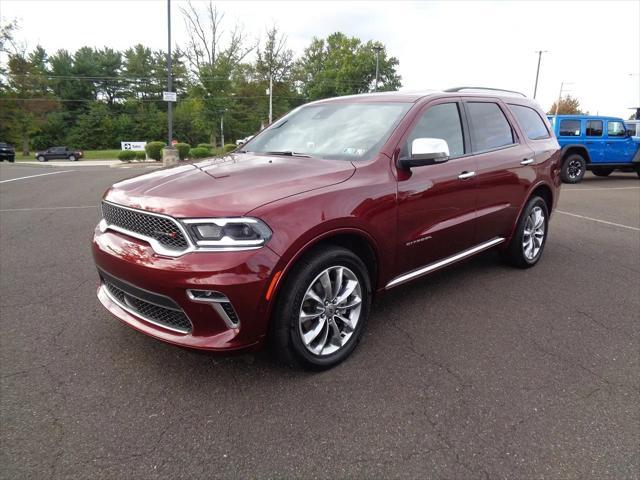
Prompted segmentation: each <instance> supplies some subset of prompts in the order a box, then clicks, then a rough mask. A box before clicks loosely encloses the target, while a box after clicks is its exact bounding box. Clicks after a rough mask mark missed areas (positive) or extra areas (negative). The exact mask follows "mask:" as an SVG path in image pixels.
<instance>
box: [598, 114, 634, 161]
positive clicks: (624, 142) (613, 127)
mask: <svg viewBox="0 0 640 480" xmlns="http://www.w3.org/2000/svg"><path fill="white" fill-rule="evenodd" d="M605 147H606V157H607V158H606V161H607V162H609V163H627V162H631V159H632V158H633V155H634V154H635V150H636V148H637V144H636V143H635V142H634V141H633V139H632V138H631V137H630V136H629V135H627V130H626V128H625V125H624V123H622V122H621V121H619V120H609V121H607V137H606V139H605Z"/></svg>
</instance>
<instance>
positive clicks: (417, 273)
mask: <svg viewBox="0 0 640 480" xmlns="http://www.w3.org/2000/svg"><path fill="white" fill-rule="evenodd" d="M504 240H505V239H504V238H503V237H496V238H494V239H492V240H489V241H488V242H484V243H481V244H480V245H476V246H475V247H472V248H469V249H467V250H463V251H462V252H460V253H456V254H455V255H452V256H450V257H447V258H444V259H442V260H438V261H437V262H434V263H430V264H429V265H427V266H425V267H422V268H419V269H417V270H413V271H411V272H408V273H404V274H402V275H400V276H398V277H396V278H394V279H393V280H391V281H390V282H389V283H387V286H386V287H385V289H387V290H388V289H390V288H393V287H395V286H397V285H400V284H402V283H405V282H408V281H410V280H413V279H414V278H417V277H421V276H422V275H426V274H427V273H431V272H433V271H434V270H438V269H440V268H443V267H446V266H447V265H451V264H452V263H455V262H458V261H460V260H463V259H465V258H467V257H470V256H472V255H475V254H476V253H479V252H482V251H483V250H487V249H489V248H491V247H493V246H495V245H498V244H499V243H502V242H504Z"/></svg>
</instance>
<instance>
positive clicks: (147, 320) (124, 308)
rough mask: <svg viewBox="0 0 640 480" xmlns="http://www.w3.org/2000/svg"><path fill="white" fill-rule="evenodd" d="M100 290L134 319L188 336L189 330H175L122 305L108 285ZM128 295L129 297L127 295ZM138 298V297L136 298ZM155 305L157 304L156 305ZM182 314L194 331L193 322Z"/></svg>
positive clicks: (103, 285)
mask: <svg viewBox="0 0 640 480" xmlns="http://www.w3.org/2000/svg"><path fill="white" fill-rule="evenodd" d="M100 290H101V291H102V292H104V294H105V295H106V296H107V297H109V300H111V301H112V302H113V303H115V304H116V305H118V306H119V307H120V308H121V309H123V310H124V311H126V312H127V313H129V314H131V315H133V316H134V317H138V318H142V319H143V320H144V321H145V322H149V323H152V324H154V325H156V326H158V327H160V328H164V329H166V330H170V331H172V332H177V333H182V334H188V333H189V330H183V329H181V328H175V327H169V326H167V325H165V324H162V323H159V322H156V321H155V320H153V319H151V318H149V317H145V316H144V315H141V314H140V312H137V311H135V310H133V309H132V308H131V307H129V306H128V305H126V304H124V303H122V302H121V301H120V300H118V299H117V298H116V297H114V296H113V295H111V292H109V289H108V288H107V287H106V285H105V284H104V283H103V284H102V285H100ZM127 295H129V294H128V293H127ZM131 296H132V297H135V295H131ZM135 298H138V297H135ZM139 300H142V301H144V302H147V300H143V299H139ZM147 303H152V302H147ZM154 305H155V304H154ZM162 308H167V307H165V306H162ZM169 310H175V309H169ZM182 313H183V314H184V316H185V317H186V318H187V320H189V323H191V329H192V330H193V322H192V321H191V319H190V318H189V317H188V316H187V314H186V313H185V312H184V311H182Z"/></svg>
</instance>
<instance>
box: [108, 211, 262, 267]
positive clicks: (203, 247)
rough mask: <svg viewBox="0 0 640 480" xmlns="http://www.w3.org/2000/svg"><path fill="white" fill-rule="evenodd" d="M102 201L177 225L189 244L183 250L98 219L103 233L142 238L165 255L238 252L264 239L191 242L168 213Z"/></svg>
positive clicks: (251, 247) (184, 230) (155, 250)
mask: <svg viewBox="0 0 640 480" xmlns="http://www.w3.org/2000/svg"><path fill="white" fill-rule="evenodd" d="M103 202H104V203H108V204H110V205H113V206H114V207H117V208H123V209H125V210H131V211H132V212H139V213H143V214H146V215H151V216H155V217H160V218H165V219H167V220H170V221H172V222H173V223H174V224H175V225H176V227H178V228H179V229H180V232H181V233H182V234H183V235H184V238H185V239H186V241H187V243H188V244H189V246H188V247H187V248H186V249H183V250H174V249H171V248H167V247H165V246H164V245H162V244H161V243H160V242H159V241H158V240H156V239H155V238H153V237H149V236H147V235H143V234H140V233H137V232H132V231H131V230H127V229H125V228H120V227H118V226H117V225H111V224H109V223H107V221H106V220H105V219H104V218H102V219H101V220H100V223H99V224H98V229H99V230H100V232H102V233H104V232H106V231H107V230H111V231H114V232H118V233H122V234H124V235H128V236H130V237H133V238H137V239H138V240H144V241H145V242H147V243H148V244H149V245H151V248H152V249H153V251H154V252H156V253H158V254H160V255H163V256H165V257H174V258H177V257H181V256H182V255H185V254H187V253H191V252H229V251H233V252H238V251H244V250H256V249H258V248H261V247H262V246H263V245H264V241H261V243H260V245H257V244H251V245H239V246H237V247H232V246H229V244H226V245H225V244H217V245H219V246H211V245H208V244H197V245H196V244H194V243H193V239H192V238H191V235H189V232H187V230H186V229H185V228H184V225H182V222H180V221H178V220H177V219H176V218H174V217H171V216H169V215H164V214H162V213H155V212H150V211H148V210H141V209H139V208H131V207H125V206H124V205H120V204H118V203H113V202H109V201H107V200H103ZM191 220H192V219H187V220H183V222H185V223H193V222H192V221H191ZM196 220H198V221H200V222H201V223H206V222H211V223H215V222H214V221H213V220H226V221H231V220H239V219H232V218H225V219H211V218H205V219H196ZM247 220H249V218H247V219H243V221H244V222H245V223H246V221H247ZM250 220H254V222H257V220H255V219H250ZM235 245H238V244H237V243H235Z"/></svg>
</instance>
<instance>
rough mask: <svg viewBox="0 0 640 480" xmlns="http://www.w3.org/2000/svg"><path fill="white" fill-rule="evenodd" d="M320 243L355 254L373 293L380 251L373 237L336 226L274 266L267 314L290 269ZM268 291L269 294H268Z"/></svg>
mask: <svg viewBox="0 0 640 480" xmlns="http://www.w3.org/2000/svg"><path fill="white" fill-rule="evenodd" d="M322 245H337V246H341V247H343V248H346V249H348V250H350V251H352V252H353V253H354V254H356V255H357V256H358V257H359V258H360V259H361V260H362V262H363V263H364V264H365V266H366V268H367V271H368V273H369V279H370V281H371V290H372V293H375V292H376V290H377V286H378V284H379V275H380V252H379V249H378V247H377V244H376V242H375V240H374V239H373V237H372V236H371V235H370V234H369V233H367V232H365V231H364V230H360V229H357V228H338V229H334V230H330V231H327V232H325V233H324V234H322V235H319V236H317V237H315V238H314V239H312V240H311V241H309V242H307V243H305V244H304V245H303V246H302V247H300V248H295V247H294V248H295V251H294V252H293V253H289V254H285V255H284V256H283V258H285V259H286V260H285V263H284V265H282V266H280V267H277V268H276V273H275V275H278V276H277V278H274V279H273V280H272V283H273V282H275V283H274V284H273V285H272V286H271V287H270V292H267V296H268V298H267V301H268V303H269V307H268V308H269V314H270V313H271V312H272V311H273V308H274V305H275V303H276V301H277V299H278V295H279V294H280V292H281V291H282V286H283V285H284V283H285V282H286V280H287V277H288V275H289V273H290V272H291V269H292V268H293V267H294V266H295V265H296V263H297V262H298V261H299V260H300V259H301V258H303V257H304V256H305V255H308V254H310V253H311V252H313V251H314V250H315V249H317V248H320V247H321V246H322ZM269 293H270V294H271V295H269Z"/></svg>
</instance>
